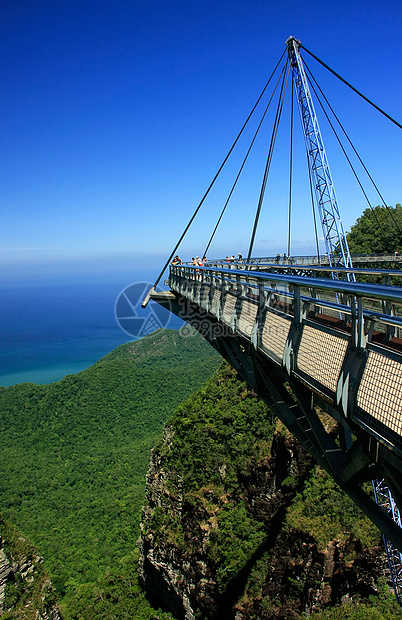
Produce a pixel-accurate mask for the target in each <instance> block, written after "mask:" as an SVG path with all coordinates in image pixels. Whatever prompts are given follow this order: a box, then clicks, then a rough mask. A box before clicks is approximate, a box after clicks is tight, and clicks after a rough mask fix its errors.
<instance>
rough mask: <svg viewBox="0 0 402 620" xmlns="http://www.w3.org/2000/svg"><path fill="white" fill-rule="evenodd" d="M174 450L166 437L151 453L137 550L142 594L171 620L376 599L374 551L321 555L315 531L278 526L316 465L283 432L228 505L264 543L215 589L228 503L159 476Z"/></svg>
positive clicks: (242, 619) (355, 544)
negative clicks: (217, 549) (217, 547)
mask: <svg viewBox="0 0 402 620" xmlns="http://www.w3.org/2000/svg"><path fill="white" fill-rule="evenodd" d="M172 441H174V436H173V434H172V430H171V429H166V430H165V437H164V444H163V448H162V449H160V450H154V451H153V452H152V456H151V461H150V466H149V471H148V476H147V498H148V504H147V506H146V507H144V509H143V514H142V524H141V531H142V535H141V538H140V540H139V546H140V578H141V581H142V583H143V584H144V587H145V589H146V591H147V592H148V593H149V594H151V595H152V596H154V597H156V598H157V599H158V601H159V602H160V603H162V604H163V605H164V606H165V607H166V608H167V609H169V610H170V611H172V613H173V614H174V615H175V616H176V617H177V618H179V619H180V620H195V618H196V617H197V615H199V614H201V615H202V616H203V617H205V618H211V620H212V619H213V618H217V617H219V618H221V619H222V620H225V619H227V620H249V619H251V618H256V617H258V618H260V619H261V620H273V619H276V620H280V619H281V620H285V619H286V620H291V619H296V618H299V616H300V614H301V613H302V612H303V611H304V612H306V613H307V614H310V613H312V611H315V610H319V609H322V608H324V607H326V606H328V605H332V604H339V603H341V602H347V601H348V600H349V599H350V598H352V597H353V596H355V595H359V596H361V597H368V596H369V595H371V594H375V593H376V591H377V587H376V582H377V580H378V579H379V578H380V577H382V576H384V575H386V574H387V567H386V558H385V554H384V552H383V551H382V550H381V549H380V548H368V549H365V548H363V547H362V544H361V542H360V541H359V540H357V539H356V538H354V537H353V536H352V535H351V536H349V537H346V539H342V540H338V539H336V538H335V539H333V540H330V541H329V543H328V544H327V545H326V546H325V547H324V548H319V546H318V544H317V540H316V539H315V537H314V532H311V535H308V534H306V533H303V532H300V531H297V530H295V529H292V528H289V527H284V525H285V519H286V513H287V509H288V507H289V505H290V504H291V502H292V500H293V498H294V496H295V494H296V492H297V491H298V490H299V489H300V488H301V487H302V484H303V479H304V477H305V476H306V475H307V474H308V472H310V471H312V468H313V467H315V466H314V465H313V464H312V463H311V459H310V457H309V456H308V455H307V454H306V453H305V452H304V450H303V449H302V448H301V447H300V445H299V444H298V443H297V442H296V441H295V440H294V439H293V438H292V437H291V436H289V434H286V433H283V432H277V433H275V435H274V437H273V441H272V445H271V449H270V456H269V458H265V459H262V460H261V461H260V462H258V463H257V464H254V465H253V466H252V468H251V471H250V475H249V477H248V480H247V485H244V487H243V489H242V492H241V494H240V496H238V497H237V498H236V500H235V502H236V503H237V504H239V503H241V504H242V505H243V506H244V509H245V512H244V514H245V515H251V516H252V517H253V518H254V519H255V520H256V522H258V523H259V524H261V525H262V529H263V531H264V536H262V537H261V543H260V544H259V545H257V546H256V547H255V549H253V551H252V553H250V556H249V558H248V559H246V560H245V561H244V562H243V564H241V565H240V569H239V570H238V571H237V572H236V573H235V574H233V576H232V577H231V578H230V579H228V580H226V581H225V582H224V583H222V580H221V582H220V581H219V573H220V572H221V571H222V566H221V565H220V564H219V562H220V561H221V558H216V557H214V551H213V544H212V542H211V541H213V540H214V537H215V538H216V537H219V536H220V537H221V538H219V540H220V541H221V544H224V543H222V533H220V531H219V528H220V527H221V526H220V525H219V523H220V515H221V514H222V512H223V511H225V510H226V509H227V507H228V506H229V505H231V504H233V505H234V503H233V502H234V500H233V498H231V497H229V496H228V495H227V494H225V492H224V490H223V487H222V488H220V489H218V488H215V487H213V485H211V486H210V487H205V488H203V489H200V490H199V491H198V492H197V493H192V494H191V493H185V492H184V491H183V485H182V483H181V479H180V476H179V475H178V472H177V471H170V470H169V469H167V468H166V467H165V457H164V454H166V451H168V450H169V444H171V442H172ZM228 536H230V533H229V534H228ZM237 544H238V541H237V540H235V539H233V545H237ZM267 558H269V559H268V560H267Z"/></svg>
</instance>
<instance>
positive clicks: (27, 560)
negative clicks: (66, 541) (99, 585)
mask: <svg viewBox="0 0 402 620" xmlns="http://www.w3.org/2000/svg"><path fill="white" fill-rule="evenodd" d="M22 610H23V611H22ZM5 612H9V613H10V614H13V615H12V616H11V615H10V617H15V618H20V617H21V618H22V617H23V618H24V619H25V620H31V619H32V620H61V616H60V612H59V610H58V607H57V605H56V596H55V590H54V588H53V586H52V584H51V583H50V581H49V579H48V577H47V574H46V571H45V569H44V566H43V558H41V557H40V556H39V555H38V554H37V553H36V551H35V549H34V548H33V547H32V545H31V544H30V543H29V541H27V540H26V539H25V538H24V537H23V536H21V535H20V534H19V533H18V532H17V530H16V529H15V528H13V527H12V526H10V525H9V524H7V523H6V522H5V521H4V520H3V519H2V517H0V614H3V613H5Z"/></svg>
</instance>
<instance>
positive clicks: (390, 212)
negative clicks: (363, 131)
mask: <svg viewBox="0 0 402 620" xmlns="http://www.w3.org/2000/svg"><path fill="white" fill-rule="evenodd" d="M304 66H305V67H306V69H307V72H308V73H309V75H310V77H311V79H312V80H313V81H314V83H315V84H316V86H317V88H318V89H319V91H320V93H321V95H322V96H323V98H324V100H325V102H326V104H327V106H328V107H329V109H330V110H331V112H332V114H333V115H334V118H335V119H336V121H337V123H338V125H339V126H340V128H341V129H342V131H343V133H344V135H345V137H346V139H347V141H348V142H349V144H350V146H351V147H352V149H353V151H354V153H355V155H356V157H357V158H358V160H359V162H360V164H361V165H362V167H363V169H364V171H365V173H366V174H367V176H368V178H369V179H370V181H371V183H372V184H373V187H374V189H375V190H376V192H377V194H378V196H379V198H380V200H381V201H382V203H383V205H384V207H385V209H386V210H387V213H388V215H389V216H390V218H391V219H392V221H393V223H394V224H395V226H396V229H397V230H398V232H399V233H400V234H402V231H401V228H400V226H399V224H398V222H397V221H396V219H395V217H394V215H393V213H392V211H391V209H390V208H389V206H388V205H387V203H386V202H385V200H384V197H383V195H382V194H381V192H380V190H379V188H378V186H377V184H376V183H375V181H374V179H373V177H372V176H371V174H370V172H369V170H368V169H367V167H366V165H365V164H364V162H363V160H362V158H361V157H360V155H359V153H358V151H357V150H356V148H355V146H354V144H353V142H352V141H351V139H350V138H349V135H348V133H347V132H346V129H345V128H344V126H343V124H342V123H341V121H340V119H339V118H338V116H337V115H336V113H335V110H334V109H333V107H332V106H331V104H330V102H329V101H328V99H327V97H326V96H325V94H324V92H323V90H322V88H321V87H320V85H319V84H318V82H317V80H316V79H315V77H314V75H313V74H312V72H311V70H310V69H309V67H308V66H307V64H306V62H304ZM310 86H311V88H312V90H313V91H314V94H315V96H316V97H317V100H318V102H319V104H320V106H321V109H322V110H323V112H324V114H325V116H326V118H327V120H328V122H329V124H330V126H331V128H332V131H333V132H334V134H335V136H336V139H337V140H338V143H339V145H340V147H341V149H342V151H343V154H344V155H345V157H346V159H347V161H348V163H349V166H350V167H351V169H352V171H353V174H354V175H355V177H356V180H357V182H358V184H359V186H360V189H361V190H362V193H363V194H364V197H365V198H366V201H367V203H368V205H369V207H370V209H371V210H372V211H373V213H374V216H375V219H376V222H377V224H378V225H379V226H380V228H382V227H381V225H380V223H379V221H378V218H377V214H376V213H375V209H374V207H373V206H372V204H371V202H370V200H369V198H368V197H367V194H366V192H365V190H364V188H363V185H362V183H361V182H360V179H359V177H358V175H357V173H356V171H355V169H354V167H353V164H352V163H351V161H350V159H349V157H348V155H347V153H346V151H345V149H344V147H343V145H342V142H341V140H340V138H339V136H338V134H337V132H336V131H335V129H334V127H333V125H332V123H331V121H330V119H329V117H328V114H327V112H326V110H325V108H324V106H323V104H322V102H321V100H320V98H319V97H318V95H317V92H316V90H315V88H314V86H313V84H312V83H311V81H310Z"/></svg>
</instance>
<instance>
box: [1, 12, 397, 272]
mask: <svg viewBox="0 0 402 620" xmlns="http://www.w3.org/2000/svg"><path fill="white" fill-rule="evenodd" d="M1 13H2V18H1V20H0V48H1V53H0V58H1V62H0V80H1V94H0V119H1V121H0V128H1V129H0V131H1V147H2V148H1V150H0V200H1V216H0V217H1V220H0V229H1V238H2V241H1V244H0V246H1V247H0V267H1V273H2V278H3V279H6V280H10V279H13V278H14V279H15V278H26V279H29V278H35V277H39V276H46V275H48V276H50V275H51V276H57V275H59V276H60V277H61V276H62V275H63V276H64V275H65V274H66V273H73V272H76V273H85V272H88V273H89V272H91V273H92V272H96V271H97V272H98V273H99V274H101V276H105V277H106V275H107V274H113V273H117V272H120V273H123V272H124V273H129V272H130V270H132V271H133V272H135V271H137V272H138V271H139V270H142V269H145V268H146V269H147V270H148V271H149V270H153V269H155V275H157V273H158V268H159V267H160V266H161V265H162V264H163V262H164V260H165V259H166V258H167V256H168V255H169V253H170V250H171V248H172V247H173V246H174V244H175V242H176V240H177V238H178V237H179V235H180V233H181V231H182V229H183V228H184V226H185V224H186V223H187V221H188V219H189V218H190V216H191V214H192V213H193V211H194V209H195V207H196V206H197V204H198V202H199V200H200V199H201V197H202V195H203V194H204V191H205V190H206V188H207V187H208V185H209V183H210V181H211V180H212V178H213V176H214V174H215V172H216V170H217V169H218V168H219V165H220V163H221V161H222V160H223V158H224V156H225V155H226V152H227V151H228V149H229V147H230V145H231V143H232V142H233V140H234V138H235V136H236V134H237V132H238V130H239V129H240V127H241V126H242V124H243V122H244V120H245V119H246V117H247V115H248V113H249V111H250V110H251V108H252V106H253V104H254V102H255V101H256V99H257V97H258V95H259V93H260V91H261V89H262V87H263V86H264V84H265V82H266V80H267V78H268V77H269V75H270V73H271V71H272V69H273V67H274V66H275V64H276V62H277V61H278V60H279V57H280V55H281V54H282V51H283V50H284V48H285V41H286V39H287V38H288V37H289V36H290V35H293V36H295V37H296V38H298V39H300V40H301V42H302V43H303V44H304V45H305V46H306V47H307V48H308V49H310V50H311V51H312V52H314V53H315V54H316V55H317V56H318V57H320V58H321V59H322V60H324V61H325V62H326V63H327V64H328V65H329V66H331V67H332V68H333V69H335V70H336V71H337V72H338V73H340V74H341V75H342V76H343V77H345V78H346V79H347V80H349V81H350V82H351V83H352V84H353V85H355V86H356V87H357V88H358V89H360V90H361V91H362V92H363V93H364V94H366V95H367V96H368V97H369V98H370V99H372V100H374V101H375V102H376V103H377V104H378V105H379V106H380V107H382V108H384V109H385V110H386V111H387V112H388V113H389V114H390V115H391V116H393V117H394V118H396V119H397V120H399V121H400V122H401V120H402V106H401V102H402V92H401V91H402V80H401V69H400V62H399V60H398V58H399V53H398V42H399V38H400V25H401V17H402V9H401V6H400V4H399V2H397V1H396V0H395V1H390V0H385V1H384V2H382V3H379V2H373V1H372V0H366V1H365V2H363V1H350V0H349V1H348V2H346V1H344V0H341V1H339V2H336V3H323V2H318V1H316V0H313V1H311V2H308V1H303V2H296V1H288V0H283V1H281V2H276V3H273V2H269V1H265V2H262V1H256V0H233V1H231V2H228V1H227V0H223V1H221V2H219V1H218V0H215V1H214V2H212V1H211V0H203V1H202V2H201V1H197V2H193V1H191V0H187V1H185V0H171V1H169V2H167V1H161V0H137V1H136V0H131V1H128V0H97V1H95V0H91V1H90V0H79V1H77V0H19V1H18V2H15V0H3V2H2V10H1ZM305 58H306V60H307V61H308V63H309V66H310V67H311V68H312V70H313V72H314V74H315V75H316V77H317V79H318V80H319V82H320V84H321V86H322V87H323V88H324V91H325V92H326V94H327V95H328V96H329V97H330V99H331V102H332V104H333V105H334V107H335V109H336V111H337V113H338V114H339V116H340V117H341V119H342V121H343V122H344V124H345V126H346V128H347V129H348V131H349V133H350V135H351V138H352V140H353V141H354V143H355V145H356V147H357V148H358V150H359V152H360V153H361V155H362V156H363V158H364V160H365V162H366V164H367V165H368V167H369V169H370V171H371V173H372V174H373V176H374V178H375V180H376V182H377V183H378V185H379V186H380V188H381V191H382V192H383V194H384V197H385V199H386V201H387V202H388V204H391V205H395V204H396V203H397V202H401V201H402V187H401V175H400V170H401V159H402V157H401V149H400V144H401V135H402V134H401V130H399V129H397V128H396V127H395V126H393V125H392V124H391V123H389V121H386V120H385V119H384V118H382V117H380V115H379V114H378V113H377V112H374V111H373V110H372V109H370V108H369V106H367V104H364V103H363V102H362V101H361V100H359V99H358V98H357V97H356V96H355V95H353V96H352V94H351V93H350V92H349V91H348V89H346V88H345V87H344V86H341V85H340V84H339V83H337V81H336V80H335V79H334V78H333V77H331V76H328V75H326V74H325V72H324V71H323V70H322V69H321V68H320V67H319V65H317V64H316V63H315V61H313V60H311V59H310V58H309V57H308V55H307V56H306V55H305ZM296 120H298V119H296ZM321 125H322V130H323V133H324V126H323V123H322V124H321ZM296 129H297V131H298V132H299V131H300V129H299V124H298V123H296ZM296 129H295V131H296ZM287 132H288V129H287V128H286V127H285V128H284V129H283V130H282V129H281V132H280V134H279V137H278V147H277V151H276V153H275V156H274V165H273V171H272V175H273V179H272V182H271V180H270V181H269V182H268V187H267V195H266V202H265V203H264V214H263V216H262V218H261V224H260V227H259V230H258V234H257V238H256V250H257V253H261V254H263V255H272V254H276V252H279V251H280V252H283V251H285V250H286V235H287V219H286V218H287V215H286V213H287V206H288V205H287V201H288V198H287V175H288V172H287V166H288V133H287ZM265 135H266V138H265V143H264V142H262V143H261V144H260V145H259V146H258V147H256V154H255V157H254V158H253V159H252V162H251V170H250V172H249V173H248V176H247V175H246V176H245V180H244V182H243V184H242V185H241V187H240V186H239V195H238V197H236V199H235V200H234V201H233V211H232V212H230V211H229V212H228V216H227V217H226V218H225V220H224V221H223V227H222V231H221V233H220V234H219V235H218V237H217V241H216V244H215V246H213V248H212V249H211V255H214V256H220V255H226V254H228V253H230V254H232V253H235V252H236V253H237V252H242V253H243V254H245V253H246V251H247V247H248V243H249V237H250V232H251V223H252V220H253V214H254V211H255V208H256V205H257V202H258V195H259V189H260V183H261V179H262V174H263V169H264V165H265V160H264V158H265V156H266V152H267V148H268V144H269V131H267V133H266V134H265ZM325 138H326V136H325V134H324V140H325V143H326V145H327V151H328V158H329V161H330V164H331V168H332V173H333V177H334V183H335V187H336V190H337V194H338V199H339V206H340V210H341V213H342V217H343V221H344V226H345V229H348V228H350V226H351V225H352V224H353V223H354V221H355V220H356V218H357V217H358V216H359V215H360V214H361V212H362V211H363V209H364V208H366V206H367V205H366V203H365V202H364V199H363V197H362V196H361V194H360V193H359V192H358V191H357V190H355V189H354V187H352V181H351V179H349V178H348V176H347V174H346V173H345V170H344V168H343V164H342V162H341V158H340V156H339V152H338V151H334V153H333V154H332V152H331V151H330V148H329V147H330V146H331V147H332V142H333V140H332V139H331V138H328V141H327V140H326V139H325ZM298 139H299V140H301V137H300V138H295V141H296V143H295V160H296V162H295V188H296V194H297V196H295V198H294V216H293V220H294V226H293V228H292V254H294V255H296V254H299V253H313V252H314V245H313V240H314V233H313V229H312V225H311V216H310V210H311V209H310V205H309V201H308V199H305V198H304V194H303V192H304V191H305V189H303V183H304V184H305V183H306V182H307V181H306V180H303V179H305V178H306V171H305V165H304V167H303V165H302V163H304V162H301V161H300V162H299V160H303V153H302V150H299V151H297V140H298ZM300 144H301V142H300ZM242 152H243V153H244V150H243V151H242ZM298 153H299V154H298ZM240 160H241V156H240V155H235V157H234V165H233V168H232V172H230V171H228V172H227V173H225V175H223V176H224V178H223V181H226V182H227V185H226V186H225V187H224V183H223V182H222V187H221V186H219V187H218V188H217V192H216V195H214V196H212V197H211V200H210V201H208V203H206V205H205V210H204V211H203V212H202V213H201V214H200V217H199V218H198V219H197V220H196V222H195V226H194V229H193V230H192V232H191V234H190V235H189V237H188V240H186V241H185V242H184V243H183V246H182V247H181V248H180V254H181V256H182V257H183V259H189V258H191V256H192V255H194V254H201V252H202V250H203V248H204V246H205V244H206V242H207V240H208V237H209V233H210V230H211V229H212V228H213V225H214V223H215V220H216V218H217V214H218V213H219V210H220V208H221V206H222V204H223V202H224V197H225V196H226V194H227V192H228V191H229V188H230V179H232V178H233V170H234V169H235V164H236V163H238V162H239V161H240ZM296 163H300V170H299V168H298V167H297V166H296ZM231 175H232V176H231ZM299 188H300V189H299ZM370 198H371V199H372V201H373V203H374V204H378V203H379V200H378V199H377V198H376V196H375V195H374V194H373V192H371V195H370Z"/></svg>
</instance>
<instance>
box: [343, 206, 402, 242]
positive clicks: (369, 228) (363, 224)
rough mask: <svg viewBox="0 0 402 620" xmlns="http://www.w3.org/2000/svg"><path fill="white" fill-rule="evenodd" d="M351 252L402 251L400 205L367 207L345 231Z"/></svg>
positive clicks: (401, 210) (401, 212)
mask: <svg viewBox="0 0 402 620" xmlns="http://www.w3.org/2000/svg"><path fill="white" fill-rule="evenodd" d="M347 239H348V245H349V250H350V252H351V254H384V253H392V254H393V253H394V252H395V251H398V252H401V251H402V207H401V205H400V204H399V203H398V204H397V205H396V206H395V207H380V206H377V207H375V208H374V209H370V208H367V209H365V210H364V211H363V214H362V215H361V216H360V217H359V218H358V219H357V221H356V223H355V224H353V226H352V228H351V230H350V232H349V233H347Z"/></svg>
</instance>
